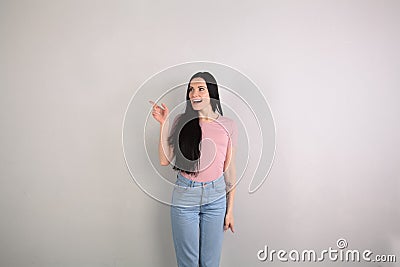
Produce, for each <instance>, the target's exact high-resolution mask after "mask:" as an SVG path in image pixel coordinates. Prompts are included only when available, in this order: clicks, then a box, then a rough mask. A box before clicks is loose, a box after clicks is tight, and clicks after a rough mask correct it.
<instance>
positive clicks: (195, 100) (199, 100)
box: [193, 99, 201, 103]
mask: <svg viewBox="0 0 400 267" xmlns="http://www.w3.org/2000/svg"><path fill="white" fill-rule="evenodd" d="M193 102H195V103H200V102H201V99H193Z"/></svg>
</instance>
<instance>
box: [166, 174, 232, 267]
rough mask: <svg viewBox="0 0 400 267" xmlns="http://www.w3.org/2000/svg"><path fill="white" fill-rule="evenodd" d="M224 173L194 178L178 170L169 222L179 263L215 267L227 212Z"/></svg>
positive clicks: (184, 265)
mask: <svg viewBox="0 0 400 267" xmlns="http://www.w3.org/2000/svg"><path fill="white" fill-rule="evenodd" d="M225 190H226V184H225V179H224V175H222V176H221V177H219V178H217V179H215V180H213V181H211V182H195V181H193V180H190V179H188V178H186V177H184V176H182V175H181V174H179V173H178V174H177V180H176V183H175V187H174V190H173V193H172V205H171V225H172V236H173V241H174V246H175V253H176V259H177V263H178V266H179V267H198V266H200V267H218V266H219V262H220V256H221V249H222V240H223V236H224V230H223V226H224V219H225V212H226V191H225Z"/></svg>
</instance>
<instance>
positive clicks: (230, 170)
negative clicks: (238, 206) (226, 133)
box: [224, 146, 236, 233]
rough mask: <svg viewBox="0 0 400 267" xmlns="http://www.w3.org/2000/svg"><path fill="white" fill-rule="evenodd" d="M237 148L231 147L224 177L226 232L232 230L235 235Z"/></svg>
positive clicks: (227, 154) (225, 164) (227, 155)
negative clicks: (234, 204)
mask: <svg viewBox="0 0 400 267" xmlns="http://www.w3.org/2000/svg"><path fill="white" fill-rule="evenodd" d="M235 156H236V148H235V147H234V146H229V147H228V150H227V153H226V159H225V163H224V176H225V183H226V192H227V194H226V214H225V223H224V231H226V230H228V229H229V228H230V229H231V231H232V233H234V232H235V231H234V221H233V200H234V197H235V190H236V188H235V183H236V164H235Z"/></svg>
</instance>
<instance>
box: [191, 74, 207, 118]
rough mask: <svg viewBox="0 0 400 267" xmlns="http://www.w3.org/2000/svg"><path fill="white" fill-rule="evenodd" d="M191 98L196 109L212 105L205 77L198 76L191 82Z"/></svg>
mask: <svg viewBox="0 0 400 267" xmlns="http://www.w3.org/2000/svg"><path fill="white" fill-rule="evenodd" d="M189 99H190V103H191V104H192V107H193V109H194V110H202V109H204V108H209V107H211V104H210V94H209V93H208V89H207V84H206V82H205V81H204V79H203V78H200V77H196V78H194V79H193V80H192V81H191V82H190V86H189Z"/></svg>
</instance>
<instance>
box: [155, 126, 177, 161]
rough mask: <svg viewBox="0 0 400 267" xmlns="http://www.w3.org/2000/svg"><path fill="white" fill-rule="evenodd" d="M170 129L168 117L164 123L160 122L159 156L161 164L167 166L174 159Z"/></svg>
mask: <svg viewBox="0 0 400 267" xmlns="http://www.w3.org/2000/svg"><path fill="white" fill-rule="evenodd" d="M168 129H169V120H168V119H166V120H165V121H164V123H160V140H159V143H158V156H159V158H160V164H161V165H162V166H167V165H168V164H169V163H170V162H171V160H172V154H173V151H172V147H171V146H170V145H169V143H168Z"/></svg>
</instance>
